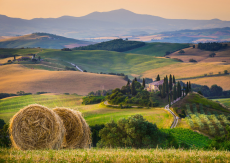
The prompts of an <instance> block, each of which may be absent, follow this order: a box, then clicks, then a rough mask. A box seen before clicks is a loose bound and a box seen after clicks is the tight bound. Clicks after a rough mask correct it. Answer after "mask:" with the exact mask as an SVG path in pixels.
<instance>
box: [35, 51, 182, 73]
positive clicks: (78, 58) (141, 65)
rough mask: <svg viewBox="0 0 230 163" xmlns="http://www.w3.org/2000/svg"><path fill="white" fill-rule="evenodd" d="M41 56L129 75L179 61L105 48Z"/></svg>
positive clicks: (101, 70) (98, 71) (98, 70)
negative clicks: (106, 49)
mask: <svg viewBox="0 0 230 163" xmlns="http://www.w3.org/2000/svg"><path fill="white" fill-rule="evenodd" d="M39 56H41V57H42V58H43V59H45V58H51V59H55V60H63V61H68V62H71V63H74V64H76V65H78V66H79V67H80V68H81V69H82V70H87V71H88V72H96V73H100V72H103V73H110V72H113V73H124V74H125V75H129V76H135V74H137V75H140V74H141V73H143V72H145V71H147V70H150V69H155V68H159V67H163V66H167V65H171V64H176V63H178V61H176V60H173V59H168V58H156V57H154V56H149V55H142V54H132V53H120V52H114V51H105V50H73V51H60V50H48V51H46V50H44V51H42V52H40V53H39Z"/></svg>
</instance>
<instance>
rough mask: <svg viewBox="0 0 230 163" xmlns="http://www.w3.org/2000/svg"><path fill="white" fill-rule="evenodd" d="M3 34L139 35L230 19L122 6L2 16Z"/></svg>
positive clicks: (225, 24)
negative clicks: (158, 13)
mask: <svg viewBox="0 0 230 163" xmlns="http://www.w3.org/2000/svg"><path fill="white" fill-rule="evenodd" d="M0 22H1V23H0V35H17V34H20V35H23V34H27V33H34V32H46V33H56V34H58V35H63V36H66V37H72V38H86V37H101V36H118V35H135V33H138V32H140V31H145V32H146V34H153V33H156V32H163V31H174V30H182V29H209V28H223V27H230V21H222V20H219V19H212V20H187V19H165V18H161V17H157V16H151V15H142V14H136V13H133V12H131V11H128V10H124V9H120V10H114V11H109V12H93V13H91V14H88V15H86V16H82V17H72V16H62V17H59V18H35V19H31V20H25V19H20V18H10V17H7V16H4V15H0Z"/></svg>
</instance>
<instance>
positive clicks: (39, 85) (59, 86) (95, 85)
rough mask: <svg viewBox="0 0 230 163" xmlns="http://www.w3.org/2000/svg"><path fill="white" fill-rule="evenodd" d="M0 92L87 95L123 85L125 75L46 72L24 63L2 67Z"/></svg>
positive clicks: (0, 67)
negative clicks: (26, 65)
mask: <svg viewBox="0 0 230 163" xmlns="http://www.w3.org/2000/svg"><path fill="white" fill-rule="evenodd" d="M0 72H1V76H0V92H5V93H15V92H17V91H21V90H23V91H25V92H31V93H36V92H41V91H45V92H53V93H77V94H80V95H86V94H88V93H89V92H91V91H97V90H101V89H105V90H108V89H114V88H121V87H122V86H123V85H125V84H126V81H125V80H123V79H122V77H119V76H115V75H104V74H94V73H83V72H77V71H46V70H35V69H33V70H32V69H28V68H25V67H23V66H22V65H17V64H15V65H4V66H0Z"/></svg>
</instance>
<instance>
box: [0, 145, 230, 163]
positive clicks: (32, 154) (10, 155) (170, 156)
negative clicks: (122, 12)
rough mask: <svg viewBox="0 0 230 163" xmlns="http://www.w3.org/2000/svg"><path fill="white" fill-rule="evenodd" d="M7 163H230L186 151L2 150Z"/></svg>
mask: <svg viewBox="0 0 230 163" xmlns="http://www.w3.org/2000/svg"><path fill="white" fill-rule="evenodd" d="M0 157H1V160H2V161H3V162H95V163H96V162H118V163H120V162H124V163H127V162H132V163H139V162H140V163H146V162H165V163H166V162H174V163H176V162H213V163H214V162H215V163H216V162H225V163H228V162H230V161H229V160H230V152H229V151H215V150H212V151H205V150H191V149H190V150H183V149H158V148H156V149H119V148H118V149H97V148H96V149H95V148H92V149H74V150H32V151H31V150H29V151H20V150H15V149H7V148H0Z"/></svg>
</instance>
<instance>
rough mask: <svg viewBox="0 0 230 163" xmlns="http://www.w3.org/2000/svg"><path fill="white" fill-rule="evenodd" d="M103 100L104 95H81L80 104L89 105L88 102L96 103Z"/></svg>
mask: <svg viewBox="0 0 230 163" xmlns="http://www.w3.org/2000/svg"><path fill="white" fill-rule="evenodd" d="M104 100H105V96H87V97H83V102H82V104H84V105H89V104H97V103H100V102H102V101H104Z"/></svg>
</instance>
